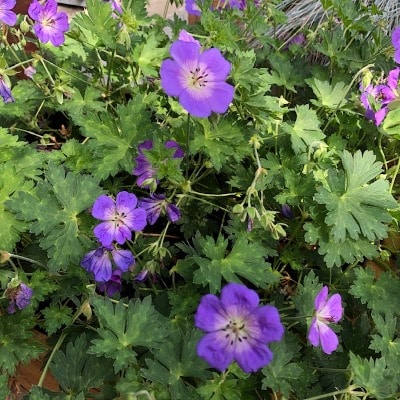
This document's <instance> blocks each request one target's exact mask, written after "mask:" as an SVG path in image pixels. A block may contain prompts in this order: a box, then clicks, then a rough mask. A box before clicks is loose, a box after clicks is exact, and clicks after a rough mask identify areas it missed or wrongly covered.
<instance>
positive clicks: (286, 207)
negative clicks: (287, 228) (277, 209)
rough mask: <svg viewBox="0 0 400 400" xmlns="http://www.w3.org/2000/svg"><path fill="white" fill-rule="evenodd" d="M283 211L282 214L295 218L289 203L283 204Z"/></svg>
mask: <svg viewBox="0 0 400 400" xmlns="http://www.w3.org/2000/svg"><path fill="white" fill-rule="evenodd" d="M281 212H282V215H283V216H284V217H285V218H288V219H293V218H294V214H293V211H292V209H291V208H290V206H289V205H288V204H282V206H281Z"/></svg>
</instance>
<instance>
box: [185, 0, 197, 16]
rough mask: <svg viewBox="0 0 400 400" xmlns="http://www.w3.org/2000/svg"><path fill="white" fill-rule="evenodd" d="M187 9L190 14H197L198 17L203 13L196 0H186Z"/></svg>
mask: <svg viewBox="0 0 400 400" xmlns="http://www.w3.org/2000/svg"><path fill="white" fill-rule="evenodd" d="M185 10H186V12H187V13H188V14H189V15H196V16H197V17H199V16H200V15H201V10H200V8H199V7H198V6H197V1H196V0H186V2H185Z"/></svg>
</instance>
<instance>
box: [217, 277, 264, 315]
mask: <svg viewBox="0 0 400 400" xmlns="http://www.w3.org/2000/svg"><path fill="white" fill-rule="evenodd" d="M259 302H260V298H259V297H258V294H257V292H256V291H254V290H251V289H249V288H247V287H246V286H244V285H241V284H239V283H229V284H228V285H226V286H224V287H223V288H222V290H221V303H222V304H223V305H224V307H231V306H238V307H239V308H243V309H247V310H250V311H252V310H253V309H256V308H257V307H258V304H259Z"/></svg>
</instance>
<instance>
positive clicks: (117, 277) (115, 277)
mask: <svg viewBox="0 0 400 400" xmlns="http://www.w3.org/2000/svg"><path fill="white" fill-rule="evenodd" d="M121 277H122V271H121V270H120V269H116V270H114V271H113V273H112V275H111V278H110V279H109V280H108V281H107V282H103V283H101V284H99V285H98V286H97V287H98V288H99V290H100V291H101V292H105V293H107V296H109V297H112V296H114V294H115V293H117V292H120V291H121V287H122V279H121Z"/></svg>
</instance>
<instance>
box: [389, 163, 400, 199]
mask: <svg viewBox="0 0 400 400" xmlns="http://www.w3.org/2000/svg"><path fill="white" fill-rule="evenodd" d="M399 168H400V158H399V159H398V160H397V165H396V169H395V170H394V174H393V177H392V182H390V187H389V192H390V193H392V192H393V186H394V183H395V182H396V178H397V174H398V173H399Z"/></svg>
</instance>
